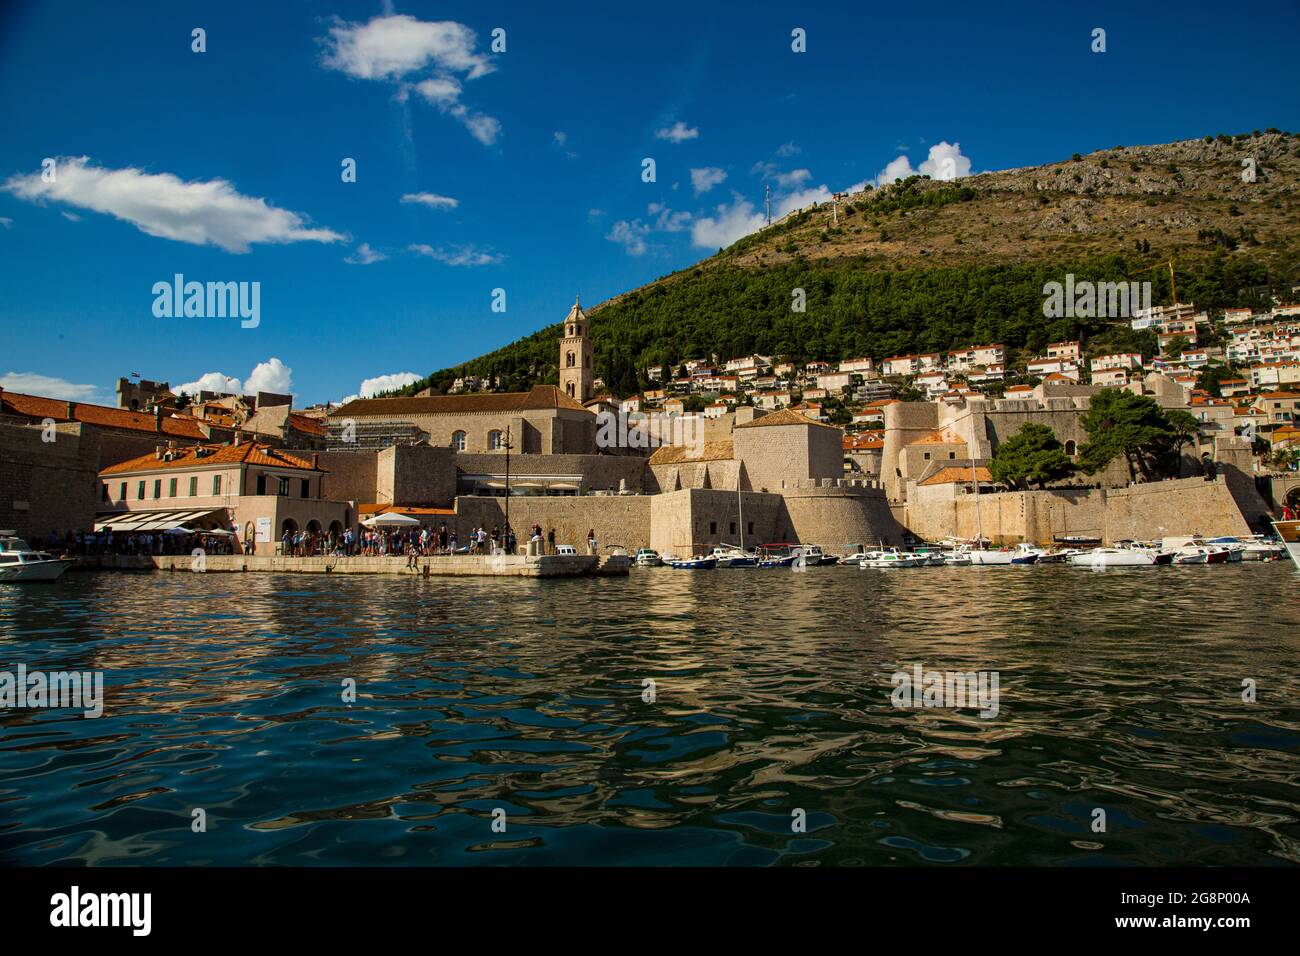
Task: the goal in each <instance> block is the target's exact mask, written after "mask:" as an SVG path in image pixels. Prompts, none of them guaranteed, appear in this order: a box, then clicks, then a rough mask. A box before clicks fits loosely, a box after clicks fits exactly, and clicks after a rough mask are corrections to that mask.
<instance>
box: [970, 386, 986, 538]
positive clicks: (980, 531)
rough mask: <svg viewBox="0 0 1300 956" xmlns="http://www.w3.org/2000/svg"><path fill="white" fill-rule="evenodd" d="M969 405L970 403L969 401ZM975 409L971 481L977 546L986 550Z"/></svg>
mask: <svg viewBox="0 0 1300 956" xmlns="http://www.w3.org/2000/svg"><path fill="white" fill-rule="evenodd" d="M967 407H969V403H967ZM977 449H978V446H977V445H976V444H975V409H973V408H972V409H970V482H971V484H972V485H973V486H974V488H975V547H976V548H978V549H979V550H980V551H983V550H984V522H983V521H982V520H981V518H980V479H979V475H978V474H976V473H975V452H976V451H977Z"/></svg>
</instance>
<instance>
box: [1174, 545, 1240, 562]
mask: <svg viewBox="0 0 1300 956" xmlns="http://www.w3.org/2000/svg"><path fill="white" fill-rule="evenodd" d="M1227 563H1228V550H1227V549H1226V548H1210V547H1206V546H1204V545H1194V544H1191V545H1187V546H1185V547H1182V548H1179V549H1178V550H1177V551H1175V552H1174V564H1227Z"/></svg>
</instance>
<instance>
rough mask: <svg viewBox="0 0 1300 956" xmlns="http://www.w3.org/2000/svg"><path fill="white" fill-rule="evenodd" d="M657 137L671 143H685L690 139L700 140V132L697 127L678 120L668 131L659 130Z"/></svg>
mask: <svg viewBox="0 0 1300 956" xmlns="http://www.w3.org/2000/svg"><path fill="white" fill-rule="evenodd" d="M655 136H656V137H657V138H658V139H666V140H668V142H670V143H684V142H686V140H688V139H699V138H700V131H699V129H697V128H696V127H693V126H687V125H686V124H685V123H683V122H682V121H681V120H678V121H677V122H676V123H674V124H673V125H672V126H669V127H667V128H666V129H661V130H657V131H656V132H655Z"/></svg>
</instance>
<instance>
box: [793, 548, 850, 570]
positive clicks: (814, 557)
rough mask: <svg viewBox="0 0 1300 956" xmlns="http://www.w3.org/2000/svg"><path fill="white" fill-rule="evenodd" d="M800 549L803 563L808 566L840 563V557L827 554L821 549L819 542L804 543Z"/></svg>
mask: <svg viewBox="0 0 1300 956" xmlns="http://www.w3.org/2000/svg"><path fill="white" fill-rule="evenodd" d="M800 550H801V551H802V557H803V561H804V564H805V565H807V566H808V567H810V568H811V567H817V566H820V565H827V564H839V563H840V559H839V558H838V557H837V556H835V555H833V554H827V553H826V552H825V551H823V550H822V546H821V545H820V544H805V545H803V547H802V548H801V549H800Z"/></svg>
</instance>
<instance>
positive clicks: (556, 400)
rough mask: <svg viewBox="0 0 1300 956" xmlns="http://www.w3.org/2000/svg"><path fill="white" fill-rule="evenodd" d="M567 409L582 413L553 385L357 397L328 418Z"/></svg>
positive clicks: (578, 407)
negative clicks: (467, 392) (524, 389)
mask: <svg viewBox="0 0 1300 956" xmlns="http://www.w3.org/2000/svg"><path fill="white" fill-rule="evenodd" d="M547 408H567V409H570V410H572V411H575V412H585V411H586V409H585V408H583V407H582V404H581V403H580V402H576V401H574V400H573V399H572V398H569V396H567V395H565V394H564V393H563V392H561V391H560V389H559V388H558V387H557V386H555V385H534V386H533V388H532V391H528V392H483V393H478V394H474V395H427V396H424V397H420V398H416V397H404V398H358V399H354V400H353V401H350V402H348V403H347V404H346V405H344V406H343V407H342V408H339V409H336V410H335V411H332V412H330V417H331V418H335V417H340V416H341V417H345V418H355V417H359V416H383V417H386V418H393V417H400V416H402V415H452V414H457V413H463V412H522V411H530V410H537V409H547Z"/></svg>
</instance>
